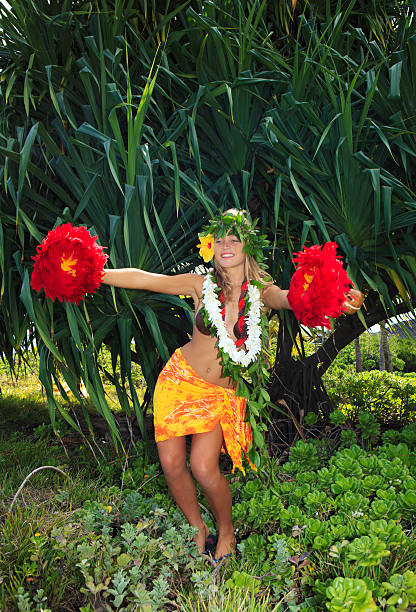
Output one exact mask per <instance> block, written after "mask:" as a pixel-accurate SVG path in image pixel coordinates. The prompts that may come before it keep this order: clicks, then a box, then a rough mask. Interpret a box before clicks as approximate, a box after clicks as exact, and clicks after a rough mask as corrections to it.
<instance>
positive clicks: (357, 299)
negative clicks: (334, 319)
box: [344, 289, 364, 314]
mask: <svg viewBox="0 0 416 612" xmlns="http://www.w3.org/2000/svg"><path fill="white" fill-rule="evenodd" d="M363 302H364V295H363V294H362V293H361V291H359V290H358V289H350V290H349V291H348V293H346V294H345V302H344V312H345V314H355V313H356V312H357V310H360V308H361V306H362V304H363Z"/></svg>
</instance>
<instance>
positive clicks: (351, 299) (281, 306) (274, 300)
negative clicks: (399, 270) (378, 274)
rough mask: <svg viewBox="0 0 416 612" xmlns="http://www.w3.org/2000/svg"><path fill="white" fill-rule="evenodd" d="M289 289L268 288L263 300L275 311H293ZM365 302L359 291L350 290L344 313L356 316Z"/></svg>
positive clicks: (346, 297)
mask: <svg viewBox="0 0 416 612" xmlns="http://www.w3.org/2000/svg"><path fill="white" fill-rule="evenodd" d="M288 293H289V291H288V290H287V289H280V287H278V286H277V285H271V287H267V289H265V291H264V293H263V299H264V303H265V305H266V306H268V307H269V308H272V309H273V310H291V306H290V304H289V301H288V299H287V294H288ZM363 302H364V295H363V294H362V293H361V291H359V290H358V289H350V290H349V291H348V293H346V294H345V302H344V312H345V314H355V313H356V312H357V310H359V309H360V308H361V306H362V303H363Z"/></svg>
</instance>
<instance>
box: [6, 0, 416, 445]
mask: <svg viewBox="0 0 416 612" xmlns="http://www.w3.org/2000/svg"><path fill="white" fill-rule="evenodd" d="M279 7H280V9H279V11H277V9H276V8H275V7H274V6H272V3H267V2H265V1H264V0H263V1H262V2H261V1H260V0H244V1H240V2H237V1H230V2H228V1H227V2H216V3H215V2H209V1H208V2H202V0H189V1H185V2H183V3H177V2H173V1H169V0H166V2H165V3H160V2H156V1H155V0H154V1H149V2H148V1H146V0H142V1H141V2H138V3H137V2H131V1H127V0H124V1H121V0H120V1H115V2H104V3H97V4H93V3H87V2H85V3H84V2H74V1H72V2H71V1H70V0H65V1H62V2H59V3H53V4H52V5H51V4H49V3H48V2H41V1H40V0H37V1H36V2H29V1H28V0H25V1H23V2H19V3H17V2H16V3H12V10H11V11H8V10H7V9H5V8H4V7H2V8H0V27H1V28H2V30H3V36H4V38H5V40H6V41H7V45H6V46H4V47H3V48H2V49H1V52H0V67H1V71H2V73H1V78H2V82H1V93H0V96H1V99H2V102H3V111H2V123H1V126H2V127H1V132H0V177H1V181H2V185H3V190H2V192H1V193H0V221H1V225H0V228H1V232H0V241H3V246H4V248H3V249H2V257H1V259H0V266H1V271H2V301H1V303H0V309H1V311H0V312H1V316H0V321H1V323H0V324H1V326H2V329H3V330H4V332H5V334H7V336H6V335H5V339H4V341H3V343H2V346H1V347H0V348H1V349H2V351H3V354H8V355H9V357H10V356H11V355H12V349H11V347H14V348H15V349H17V348H18V347H19V346H20V344H21V343H22V341H24V340H25V339H27V338H30V335H29V336H28V330H31V324H32V323H30V322H33V324H34V325H35V329H36V335H37V343H38V345H39V347H40V352H41V371H40V374H41V379H42V382H43V383H44V385H45V386H46V389H47V391H48V397H49V400H50V410H51V416H52V418H53V417H54V411H55V405H54V401H53V398H52V379H53V378H55V379H56V380H58V374H59V373H60V374H62V375H63V376H64V378H65V379H66V380H67V382H68V384H69V386H70V387H71V389H73V390H74V392H75V393H77V382H78V380H79V379H80V378H82V379H83V380H84V381H85V383H86V385H87V388H88V390H89V392H90V395H91V397H92V398H93V401H94V403H95V404H96V406H97V407H98V409H99V410H100V411H101V412H102V414H103V415H104V416H105V417H106V418H107V419H108V421H109V424H110V426H111V428H112V432H113V436H114V439H116V438H117V431H116V429H115V426H114V423H113V420H112V415H111V412H110V410H109V408H108V406H107V403H106V400H105V396H104V393H103V389H102V385H101V379H100V376H99V370H98V366H97V363H96V354H97V351H98V350H99V348H100V346H101V345H102V344H103V343H106V344H107V345H109V346H110V347H111V351H112V355H113V367H114V369H115V366H116V363H117V359H118V358H120V366H121V380H120V381H119V380H117V379H116V377H115V375H114V372H113V373H108V374H109V375H110V376H111V377H112V379H113V381H114V384H115V385H116V388H117V392H118V394H119V398H120V403H121V406H122V407H123V409H124V410H125V411H126V412H127V414H128V415H130V416H131V415H132V412H133V411H134V412H135V414H136V416H137V418H138V421H139V423H140V424H141V428H142V431H143V430H144V427H143V406H141V405H140V403H139V401H138V399H137V397H136V395H135V391H134V388H133V384H132V381H131V378H130V362H131V359H132V358H133V359H135V360H137V361H138V362H139V363H140V364H141V366H142V368H143V372H144V375H145V377H146V380H147V383H148V385H149V389H151V388H152V385H153V384H154V380H155V376H156V374H157V369H158V367H159V366H160V364H161V362H162V361H163V360H165V359H166V358H167V355H168V354H169V352H170V351H171V350H172V348H173V347H174V346H175V345H177V344H179V343H180V342H183V341H185V339H186V332H187V331H190V329H191V328H190V320H191V319H190V309H189V306H188V304H187V303H186V302H184V301H183V300H180V299H179V298H174V297H168V296H160V295H155V294H148V293H144V292H136V293H132V292H128V291H120V290H117V291H114V290H111V289H109V288H107V289H105V290H103V291H102V292H101V293H100V295H99V296H97V297H94V298H93V299H90V300H88V301H87V302H86V304H84V305H83V306H81V307H79V308H78V307H76V306H68V305H66V306H61V305H52V304H51V303H49V302H48V301H47V300H46V301H45V300H44V299H43V298H39V297H38V296H34V295H33V294H32V293H31V292H30V290H29V284H28V279H29V273H30V256H31V254H32V253H33V252H34V249H35V245H36V243H37V242H38V241H39V240H40V239H41V237H43V236H44V235H45V233H46V232H47V231H48V230H49V229H51V228H52V227H53V226H54V225H55V224H57V223H58V222H60V221H71V222H73V223H82V224H85V225H86V226H87V227H89V228H91V230H92V231H93V232H95V233H97V234H98V235H99V239H100V242H101V243H102V244H106V245H108V249H109V251H108V252H109V255H110V262H111V265H113V266H118V267H123V266H137V267H141V268H144V269H148V270H153V271H163V272H166V273H172V272H175V271H178V270H181V271H183V270H188V269H192V268H193V267H195V265H196V255H195V249H194V247H193V245H194V244H195V243H196V236H197V231H198V229H200V228H201V227H202V226H203V225H204V223H205V220H206V218H207V216H208V215H211V214H212V213H215V212H216V211H217V210H218V209H221V208H223V207H225V206H227V207H229V206H230V205H233V206H236V207H248V208H249V209H250V211H251V213H252V216H253V217H259V218H260V225H261V229H262V231H263V232H265V233H267V234H268V236H269V237H270V239H271V242H272V244H273V249H271V250H270V251H269V252H268V253H267V256H268V260H269V265H270V269H271V271H272V273H273V275H274V276H275V278H276V279H277V281H278V282H279V283H280V284H281V286H283V287H287V286H288V283H289V280H290V275H291V273H292V266H291V253H292V252H293V251H294V250H298V249H299V248H301V247H302V246H303V245H304V244H307V243H309V244H311V243H317V242H323V241H325V240H336V241H337V242H338V244H339V247H340V251H341V252H342V254H343V255H344V256H345V259H346V263H347V265H348V269H349V273H350V275H351V277H352V278H354V280H355V281H356V283H357V285H358V286H360V287H361V288H363V289H364V290H365V291H366V293H368V298H367V300H366V309H364V311H363V315H361V319H360V318H359V317H357V316H354V317H345V318H343V320H342V321H340V322H339V323H338V325H337V328H336V329H335V331H334V334H333V335H332V336H331V338H330V339H329V340H328V341H327V343H326V345H325V346H324V347H323V348H322V349H321V350H320V351H318V352H317V353H316V354H315V355H313V356H312V357H310V358H308V359H305V358H303V359H301V360H299V361H298V363H297V365H296V368H297V369H298V370H297V374H296V376H293V372H295V371H296V368H294V365H293V363H292V362H291V361H290V360H291V347H292V344H293V337H294V335H295V334H293V332H292V333H288V327H287V326H288V323H289V321H288V319H290V317H288V316H286V317H284V320H282V324H281V326H280V338H279V350H278V356H279V357H280V359H278V361H277V365H276V366H275V370H274V378H273V377H272V381H271V392H272V398H273V399H274V401H277V400H280V399H282V398H284V399H285V400H286V402H287V403H288V404H289V407H290V408H291V412H292V414H293V415H294V417H295V418H301V415H302V413H301V412H299V408H300V406H301V405H302V404H303V408H305V407H306V409H307V407H308V405H311V404H313V403H315V404H316V402H319V403H320V405H321V406H323V404H322V398H325V396H324V395H323V393H324V392H323V390H322V387H321V383H320V376H321V373H322V372H323V371H324V370H325V368H326V367H327V366H328V365H329V363H330V360H331V359H332V358H333V357H334V356H335V354H336V352H337V351H338V350H340V348H342V346H344V345H345V344H346V343H347V342H349V341H350V340H352V339H353V338H354V337H355V336H357V335H358V334H359V333H360V332H361V331H362V329H363V323H364V322H365V320H367V321H368V322H376V321H378V320H381V319H383V318H385V316H386V311H387V312H391V311H392V310H400V309H402V310H404V309H405V308H408V307H409V306H410V305H411V303H412V300H414V297H415V295H416V286H415V281H414V276H415V271H416V259H415V256H416V243H415V240H414V238H413V229H414V224H415V222H416V204H415V194H414V185H413V183H414V172H415V170H414V169H415V155H416V147H415V119H414V108H415V93H414V92H415V84H416V61H415V57H416V55H415V53H416V33H415V27H414V16H413V12H412V5H411V3H410V2H409V3H407V2H400V3H399V2H391V3H388V2H385V3H383V4H381V3H373V4H372V5H371V10H367V11H365V12H363V7H362V3H361V2H358V0H356V1H354V0H352V1H351V2H349V3H346V2H345V3H344V2H338V3H330V2H326V3H297V2H288V3H280V4H279ZM35 21H36V27H35V28H34V27H32V26H33V24H34V22H35ZM31 24H32V25H31ZM29 29H30V32H29ZM35 50H36V52H35ZM21 287H22V291H21V298H22V299H21V300H20V299H19V293H20V288H21ZM29 321H30V322H29ZM184 322H185V323H184ZM68 330H69V331H70V333H68ZM132 341H134V343H132ZM126 381H129V382H130V384H129V385H126V384H125V383H126ZM126 388H129V391H130V394H131V396H130V397H129V396H128V394H127V391H126ZM80 399H81V398H80ZM305 400H307V401H306V403H305ZM66 417H67V418H68V420H71V419H70V417H69V416H68V415H66Z"/></svg>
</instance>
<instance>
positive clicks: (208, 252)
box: [196, 234, 214, 263]
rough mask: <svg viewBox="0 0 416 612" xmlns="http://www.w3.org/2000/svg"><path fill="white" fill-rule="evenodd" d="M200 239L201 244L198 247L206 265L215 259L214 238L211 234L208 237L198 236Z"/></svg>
mask: <svg viewBox="0 0 416 612" xmlns="http://www.w3.org/2000/svg"><path fill="white" fill-rule="evenodd" d="M198 237H199V240H200V243H199V244H197V245H196V246H197V247H198V249H199V254H200V256H201V257H202V259H203V260H204V261H205V263H208V262H209V261H211V259H212V258H213V257H214V237H213V236H211V234H208V235H207V236H201V235H200V234H198Z"/></svg>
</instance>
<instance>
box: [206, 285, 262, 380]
mask: <svg viewBox="0 0 416 612" xmlns="http://www.w3.org/2000/svg"><path fill="white" fill-rule="evenodd" d="M216 289H218V286H217V284H216V283H215V282H214V280H213V277H212V275H211V274H207V276H206V278H205V280H204V284H203V286H202V302H203V305H204V306H205V310H206V312H207V315H208V319H209V322H210V323H211V325H212V326H213V327H215V328H216V330H217V333H216V336H217V337H218V347H219V348H220V349H221V350H222V351H223V352H224V353H226V354H228V355H229V357H230V359H231V360H232V361H233V362H234V363H236V364H238V365H241V366H243V367H245V368H246V367H247V366H249V365H250V363H252V362H253V361H255V359H256V357H257V355H258V354H259V353H260V351H261V331H262V330H261V299H260V291H259V290H258V288H257V287H255V286H254V285H251V284H249V285H248V289H247V291H248V298H249V311H248V316H247V318H246V323H247V340H246V341H245V346H246V349H247V351H245V350H244V349H238V348H237V347H236V345H235V342H234V340H233V339H232V338H231V337H230V335H229V333H228V331H227V328H226V327H225V323H224V321H223V319H222V316H221V303H220V301H219V299H218V296H217V293H216Z"/></svg>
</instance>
